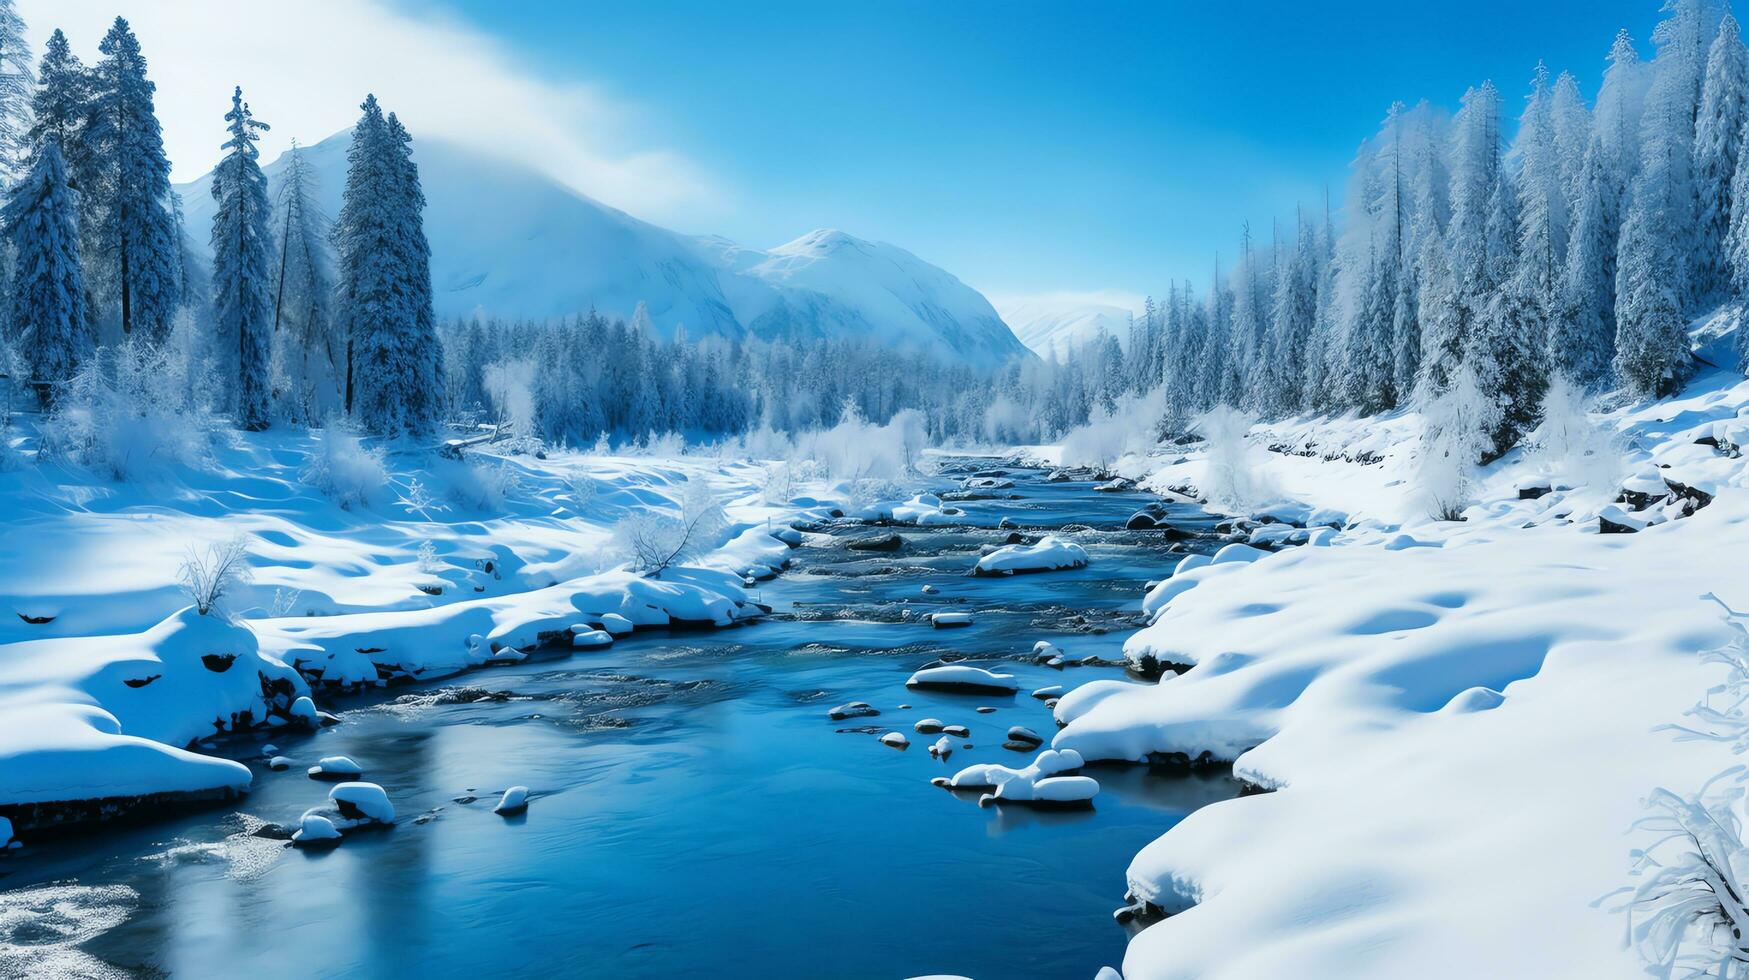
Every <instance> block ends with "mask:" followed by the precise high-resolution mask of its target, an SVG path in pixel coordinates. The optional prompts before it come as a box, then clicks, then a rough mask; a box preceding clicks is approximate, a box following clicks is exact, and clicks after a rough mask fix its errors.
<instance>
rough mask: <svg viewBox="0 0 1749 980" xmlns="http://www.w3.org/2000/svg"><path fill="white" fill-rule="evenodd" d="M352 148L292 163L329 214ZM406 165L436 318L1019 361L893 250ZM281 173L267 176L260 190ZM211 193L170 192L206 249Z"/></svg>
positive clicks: (937, 274)
mask: <svg viewBox="0 0 1749 980" xmlns="http://www.w3.org/2000/svg"><path fill="white" fill-rule="evenodd" d="M350 142H351V135H350V134H349V133H340V134H337V135H335V136H331V137H329V138H328V139H326V140H323V141H322V142H321V143H318V144H316V145H315V146H310V147H306V148H304V150H303V153H304V159H305V161H306V163H308V164H309V165H310V167H311V169H312V170H313V171H314V172H315V174H316V176H317V178H318V181H319V183H320V192H319V200H320V202H321V205H322V208H323V210H324V211H325V212H326V213H327V214H329V215H333V214H337V213H338V212H339V210H340V196H341V191H342V190H343V188H344V186H345V182H346V150H347V147H348V145H349V144H350ZM414 158H415V159H416V160H417V161H418V163H419V175H420V178H421V181H422V183H423V186H424V190H425V197H426V201H427V205H426V213H425V231H426V235H427V237H428V238H430V240H431V264H432V270H431V271H432V279H433V285H434V286H435V289H436V296H437V312H438V314H439V315H440V316H462V315H467V314H470V313H474V312H480V313H484V314H495V315H499V316H506V317H537V318H538V317H549V316H561V315H568V314H572V313H580V312H586V311H588V310H590V309H592V308H593V309H597V310H600V311H602V312H603V313H607V314H610V315H614V316H630V314H631V312H632V310H633V309H635V308H636V306H637V304H638V303H639V302H644V303H646V304H648V306H649V310H650V315H651V318H652V319H653V320H654V321H655V324H656V327H657V329H658V330H659V331H661V332H662V333H663V334H665V335H672V334H673V332H674V330H675V328H676V327H677V326H679V325H681V324H684V325H685V327H686V329H687V331H688V332H689V333H691V334H693V335H695V336H696V335H698V334H700V333H715V334H722V335H726V336H744V335H755V336H760V337H765V338H781V337H838V338H843V337H856V338H865V339H868V340H871V341H874V342H877V343H880V344H884V345H887V346H891V347H894V348H898V349H903V350H918V351H928V352H932V353H935V354H939V355H941V356H944V357H953V358H955V359H958V360H962V361H965V362H968V363H972V364H977V365H986V366H987V365H993V364H998V363H1001V362H1003V361H1006V360H1007V359H1009V358H1011V357H1015V356H1024V355H1025V354H1026V348H1025V347H1024V346H1023V345H1022V344H1021V343H1020V341H1019V340H1017V339H1016V338H1015V336H1014V334H1013V333H1012V332H1010V331H1009V329H1008V327H1007V325H1006V324H1004V323H1003V322H1002V318H1001V317H999V316H998V315H997V313H996V310H995V309H994V308H993V307H992V306H991V305H990V302H989V301H988V300H986V299H985V298H984V297H983V295H982V294H980V293H979V292H978V291H977V290H975V289H972V288H971V287H970V286H967V285H966V284H965V283H962V282H960V281H959V280H958V279H956V278H954V277H953V276H952V275H950V274H949V273H947V272H945V271H943V270H942V269H940V268H937V267H936V266H933V265H930V264H929V263H927V262H925V261H923V260H922V259H919V258H917V257H916V256H915V255H912V254H911V253H910V252H907V251H905V250H904V249H902V248H899V247H897V246H895V245H888V244H885V243H880V242H868V241H863V240H861V239H858V238H855V237H853V236H851V235H847V234H845V233H843V232H840V231H826V230H822V231H814V232H810V233H808V234H806V235H803V236H802V237H801V238H798V239H796V240H795V241H793V242H790V243H789V244H787V245H780V246H778V247H777V248H774V249H771V250H769V251H764V250H760V249H755V248H749V247H746V246H742V245H737V244H735V243H732V242H729V241H727V240H724V239H720V238H693V237H690V236H687V235H682V234H679V233H676V232H672V231H669V230H667V229H665V228H660V227H657V226H656V225H653V224H650V223H649V222H646V221H640V220H639V219H637V218H634V217H632V216H631V215H629V214H626V213H625V212H623V211H620V210H617V209H615V208H611V207H608V206H607V205H605V204H602V203H601V202H599V201H595V200H592V199H590V198H588V197H585V196H584V195H582V194H578V193H577V192H575V191H573V190H571V189H570V188H567V187H565V186H564V185H562V184H559V183H558V182H556V181H554V180H552V179H551V178H549V177H547V176H545V175H544V174H541V173H539V172H538V171H535V170H533V169H530V168H528V167H525V166H522V165H520V164H516V163H512V162H508V161H505V160H501V159H498V158H495V157H493V156H491V155H489V154H486V153H482V152H480V151H477V150H474V149H471V148H469V147H466V146H463V145H460V144H457V143H450V142H445V141H442V140H435V139H422V140H419V141H417V142H416V143H415V144H414ZM287 160H288V158H287V157H284V156H282V157H280V158H279V159H278V160H275V161H274V162H273V163H270V164H268V165H267V166H266V167H265V168H263V169H264V170H265V172H266V173H267V176H268V180H269V182H270V184H271V183H272V182H274V181H276V180H277V179H278V177H279V175H280V174H281V173H282V172H283V171H284V169H285V167H286V164H287ZM211 181H212V177H211V174H208V175H206V176H203V177H201V178H200V179H198V180H195V181H193V182H191V183H188V184H184V185H180V186H179V187H178V188H177V189H178V191H179V192H180V193H181V195H182V199H183V208H184V212H185V215H186V221H187V227H188V229H189V231H190V235H191V237H193V238H195V239H196V240H198V241H202V242H204V240H205V233H204V232H205V229H207V228H209V227H211V222H212V212H213V200H212V194H211Z"/></svg>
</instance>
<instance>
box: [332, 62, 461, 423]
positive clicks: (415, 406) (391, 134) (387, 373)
mask: <svg viewBox="0 0 1749 980" xmlns="http://www.w3.org/2000/svg"><path fill="white" fill-rule="evenodd" d="M360 108H361V109H363V115H362V116H361V117H360V118H359V121H358V125H357V126H356V127H354V129H353V135H352V146H351V147H350V149H349V150H348V151H347V161H348V164H349V166H348V169H347V174H346V192H345V196H344V203H343V205H342V206H341V210H340V218H339V220H338V221H337V222H336V224H335V229H334V234H335V244H336V250H337V251H338V253H339V258H340V274H339V286H338V289H337V293H338V296H339V303H338V305H339V311H338V315H339V317H340V322H341V324H342V326H343V331H344V333H345V336H346V338H347V369H346V370H347V383H346V392H347V393H346V405H347V408H348V410H349V411H350V412H351V413H353V414H354V415H355V416H357V418H358V419H359V420H360V422H362V423H363V424H364V425H365V427H366V428H368V429H370V430H371V431H373V432H378V433H382V434H388V435H393V434H400V433H416V432H421V431H424V430H425V429H428V428H430V426H431V425H432V424H433V423H434V422H435V421H436V419H437V415H438V411H439V408H440V406H441V404H442V378H441V377H440V375H439V369H440V367H441V365H442V362H443V351H442V348H441V345H440V344H439V343H438V341H437V338H436V334H435V326H436V324H435V314H434V312H433V307H432V296H431V266H430V261H431V259H430V248H429V246H428V245H427V243H426V240H425V232H424V224H423V217H422V213H421V212H422V211H423V209H424V205H425V197H424V194H423V193H422V192H421V191H420V189H419V173H418V169H417V167H416V166H415V165H414V164H413V160H412V155H411V148H410V147H409V146H408V143H409V142H410V140H409V138H408V136H407V134H406V131H405V130H404V129H403V128H402V127H401V125H400V122H399V121H398V120H396V119H394V117H393V116H391V117H389V118H388V119H384V117H383V112H382V108H381V107H380V106H379V105H378V104H377V101H376V97H375V96H374V95H373V96H369V97H367V98H366V99H365V101H364V103H363V105H362V106H361V107H360Z"/></svg>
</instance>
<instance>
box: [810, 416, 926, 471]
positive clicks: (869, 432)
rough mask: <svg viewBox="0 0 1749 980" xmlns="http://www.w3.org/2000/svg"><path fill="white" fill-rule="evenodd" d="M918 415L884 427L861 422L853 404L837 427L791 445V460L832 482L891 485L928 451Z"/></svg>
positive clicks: (896, 418) (923, 423)
mask: <svg viewBox="0 0 1749 980" xmlns="http://www.w3.org/2000/svg"><path fill="white" fill-rule="evenodd" d="M926 421H927V420H926V419H925V418H924V416H923V413H922V412H918V411H915V410H910V409H907V410H905V411H902V412H897V413H895V414H894V415H893V418H892V420H891V421H889V422H888V423H887V424H886V425H877V424H875V423H873V422H870V421H868V420H866V419H864V418H863V417H862V413H861V412H860V411H859V410H858V409H857V407H856V404H855V403H854V402H849V401H847V402H845V404H844V410H843V414H842V415H841V416H840V417H839V420H838V424H837V425H835V426H833V427H832V428H830V429H824V430H816V431H813V432H806V433H803V434H802V435H801V436H799V437H798V438H797V440H796V454H797V455H798V456H799V457H801V458H804V459H807V460H811V461H813V462H815V463H817V464H819V466H820V469H821V471H822V472H824V473H825V474H826V475H827V476H829V477H831V478H832V479H834V480H862V479H869V478H882V479H891V478H895V477H899V476H903V475H906V474H910V473H915V472H917V468H918V463H919V462H920V459H921V457H922V454H923V450H924V448H925V447H927V445H928V439H929V434H928V426H927V424H926Z"/></svg>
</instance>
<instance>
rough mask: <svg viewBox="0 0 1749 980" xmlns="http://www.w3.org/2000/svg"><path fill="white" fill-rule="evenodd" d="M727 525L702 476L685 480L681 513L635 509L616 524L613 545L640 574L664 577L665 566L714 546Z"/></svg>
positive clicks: (714, 495)
mask: <svg viewBox="0 0 1749 980" xmlns="http://www.w3.org/2000/svg"><path fill="white" fill-rule="evenodd" d="M727 524H728V515H726V514H725V513H723V507H722V504H721V503H720V502H719V501H718V500H717V496H716V493H715V491H713V490H711V488H710V484H709V483H707V482H706V481H705V480H703V479H702V478H696V477H695V478H693V479H690V480H688V481H686V486H685V487H684V488H683V489H682V491H681V497H680V512H679V514H678V515H674V514H667V513H663V512H661V511H657V510H653V509H640V510H634V511H631V512H630V513H628V514H626V516H625V517H623V518H621V519H620V521H619V523H618V524H617V525H615V527H614V546H615V548H616V550H618V551H619V552H620V554H622V555H624V556H625V560H626V563H627V564H628V565H629V566H630V567H631V568H632V570H633V571H636V572H638V573H640V574H643V575H647V576H649V577H651V578H661V577H662V572H663V570H664V569H666V568H669V567H670V566H673V565H679V564H683V563H685V562H686V561H688V560H690V559H693V558H696V557H698V556H699V555H702V554H704V553H706V552H707V551H709V550H710V549H711V548H712V547H714V546H715V545H716V543H717V538H718V537H720V536H721V535H722V533H723V529H724V527H726V526H727Z"/></svg>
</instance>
